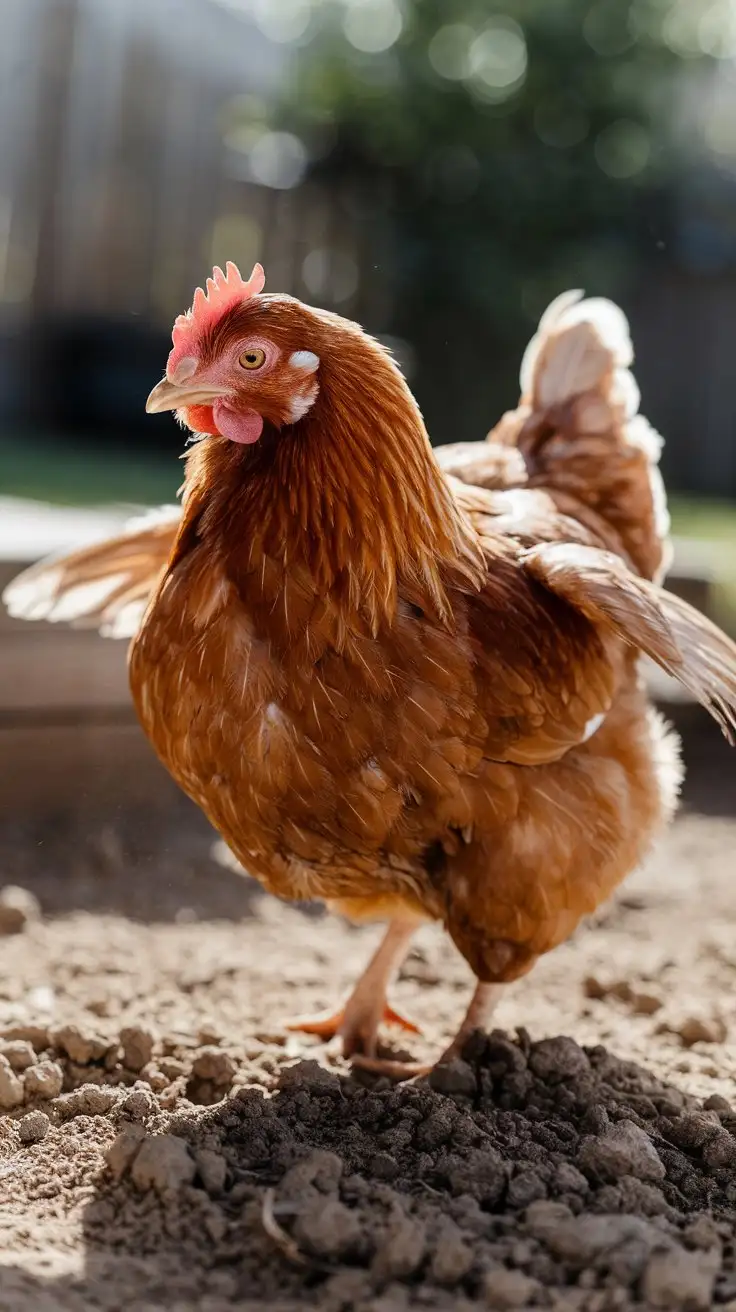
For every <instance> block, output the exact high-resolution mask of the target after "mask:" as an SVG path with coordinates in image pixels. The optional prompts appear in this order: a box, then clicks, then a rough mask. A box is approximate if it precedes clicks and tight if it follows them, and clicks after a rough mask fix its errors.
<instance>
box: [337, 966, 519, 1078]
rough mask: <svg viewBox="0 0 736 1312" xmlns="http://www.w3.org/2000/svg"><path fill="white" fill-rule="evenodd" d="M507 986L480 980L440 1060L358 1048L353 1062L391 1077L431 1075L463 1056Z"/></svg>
mask: <svg viewBox="0 0 736 1312" xmlns="http://www.w3.org/2000/svg"><path fill="white" fill-rule="evenodd" d="M503 989H504V985H503V984H481V982H480V981H478V983H477V984H476V987H475V992H474V993H473V996H472V998H471V1000H470V1005H469V1007H468V1010H467V1011H466V1013H465V1016H464V1018H463V1020H462V1022H461V1024H460V1028H459V1029H458V1032H457V1034H456V1035H455V1038H454V1039H453V1040H452V1043H451V1044H450V1046H449V1048H446V1049H445V1051H444V1052H443V1054H442V1056H441V1057H440V1058H439V1060H438V1061H437V1062H430V1063H423V1062H412V1061H396V1060H394V1059H392V1058H388V1057H376V1056H375V1052H370V1053H369V1052H356V1053H355V1054H354V1055H353V1065H354V1066H358V1067H359V1068H360V1069H361V1070H364V1071H373V1072H374V1073H375V1074H376V1075H385V1076H386V1077H387V1078H388V1079H389V1080H412V1079H416V1077H417V1076H419V1075H428V1074H429V1073H430V1071H432V1070H433V1069H434V1067H435V1066H444V1065H446V1064H447V1063H448V1062H451V1061H453V1060H454V1059H455V1058H456V1057H460V1056H461V1055H462V1051H463V1048H464V1047H465V1044H466V1043H467V1041H468V1039H469V1038H470V1036H471V1034H474V1033H475V1031H476V1030H484V1029H485V1028H486V1026H487V1025H488V1022H489V1020H490V1018H491V1016H492V1014H493V1011H494V1008H495V1006H496V1003H497V1002H498V999H499V997H500V996H501V994H502V992H503Z"/></svg>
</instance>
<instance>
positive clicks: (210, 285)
mask: <svg viewBox="0 0 736 1312" xmlns="http://www.w3.org/2000/svg"><path fill="white" fill-rule="evenodd" d="M264 282H265V276H264V273H263V269H262V268H261V266H260V264H256V266H255V268H254V269H253V272H252V274H251V276H250V278H249V279H248V281H247V282H245V281H244V280H243V278H241V276H240V273H239V271H238V269H237V268H236V266H235V265H234V264H232V263H230V262H228V264H227V266H226V272H225V273H223V271H222V269H219V268H216V269H215V270H214V271H213V275H212V277H211V278H208V279H207V290H206V292H205V291H203V290H202V288H201V287H198V288H197V290H196V292H195V295H194V301H193V304H192V307H191V309H190V310H188V311H187V313H186V314H183V315H180V316H179V318H178V319H177V320H176V323H175V324H174V331H173V342H174V345H173V349H172V351H171V354H170V355H169V359H168V363H167V366H166V377H165V378H163V379H162V380H161V382H160V383H158V384H157V386H156V387H154V389H153V391H152V392H151V394H150V396H149V398H148V401H147V402H146V410H147V411H148V412H149V414H156V413H158V412H159V411H161V410H176V411H177V413H178V415H179V417H180V418H181V419H182V420H183V422H184V423H185V424H186V425H187V427H188V428H191V429H192V430H193V431H195V432H198V433H210V434H220V436H222V437H226V438H229V439H230V440H231V441H233V442H239V443H241V444H250V443H252V442H257V441H258V438H259V437H260V436H261V433H262V431H263V424H264V420H267V421H269V422H270V423H271V424H273V425H274V426H275V427H276V428H282V427H283V426H284V425H286V424H293V423H296V422H297V421H298V420H299V419H301V418H303V417H304V415H305V414H306V413H307V412H308V411H309V410H310V409H311V407H312V406H313V405H314V402H315V401H316V399H317V395H318V393H319V381H318V371H319V366H320V357H319V355H318V354H317V353H316V351H315V350H314V349H313V348H314V346H315V344H316V339H317V338H318V336H319V328H320V320H319V316H318V314H317V313H316V312H315V311H312V310H310V309H309V308H308V307H307V306H305V305H302V304H301V302H299V301H296V300H293V299H292V298H291V297H288V296H262V295H261V292H262V290H263V285H264Z"/></svg>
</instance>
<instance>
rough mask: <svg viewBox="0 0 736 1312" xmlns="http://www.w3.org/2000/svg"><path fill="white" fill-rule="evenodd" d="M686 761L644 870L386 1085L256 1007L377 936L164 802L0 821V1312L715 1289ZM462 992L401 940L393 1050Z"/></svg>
mask: <svg viewBox="0 0 736 1312" xmlns="http://www.w3.org/2000/svg"><path fill="white" fill-rule="evenodd" d="M699 724H700V725H701V728H702V724H703V722H702V721H701V722H699ZM687 756H688V757H689V760H690V766H691V773H690V782H689V785H688V792H687V794H686V805H685V807H684V811H683V814H682V817H681V818H680V819H679V820H678V822H677V824H676V825H675V827H674V829H673V830H672V831H671V833H670V835H669V837H668V838H667V840H666V842H665V843H664V845H663V846H662V847H661V849H660V850H659V851H658V852H657V853H656V854H655V856H654V857H653V858H652V860H651V861H650V863H649V864H648V865H647V867H646V869H645V870H643V871H641V872H640V873H639V874H637V875H636V876H634V877H633V878H632V879H631V880H630V881H629V883H628V884H627V885H626V887H625V888H624V889H623V890H622V891H621V893H620V894H619V896H618V898H617V899H616V901H615V902H614V903H613V904H611V905H609V906H607V907H606V908H604V909H603V910H602V911H601V912H600V913H599V914H598V916H597V917H596V919H595V921H594V923H592V924H589V925H587V926H586V927H585V928H583V929H581V930H580V932H579V933H578V934H577V935H576V937H575V939H574V941H573V942H572V943H570V944H569V945H567V946H565V947H564V948H562V949H560V950H558V951H557V953H555V954H553V955H552V956H551V957H550V958H548V959H547V960H545V961H544V962H543V963H541V965H540V966H539V967H538V969H537V970H536V971H535V973H534V974H533V975H532V976H531V978H529V979H528V980H526V981H524V982H522V983H521V984H519V985H518V986H516V987H515V988H513V989H510V990H509V993H508V997H507V998H506V999H505V1001H504V1002H503V1004H502V1006H501V1007H500V1010H499V1012H498V1016H497V1023H498V1026H499V1029H498V1030H497V1031H495V1032H494V1033H493V1034H492V1035H491V1036H490V1038H482V1037H481V1036H477V1038H476V1039H474V1040H473V1042H472V1044H471V1046H470V1048H469V1050H468V1051H467V1052H466V1054H465V1060H463V1061H462V1062H457V1063H455V1064H454V1065H453V1066H452V1067H451V1068H449V1069H447V1070H446V1071H443V1072H441V1073H440V1074H438V1075H436V1076H434V1077H432V1078H430V1081H429V1082H427V1081H423V1082H418V1083H415V1084H410V1085H405V1086H401V1087H398V1088H397V1087H392V1086H390V1085H388V1084H387V1082H385V1081H380V1080H379V1081H376V1080H372V1079H370V1078H368V1077H362V1078H361V1079H357V1078H353V1077H351V1075H350V1073H349V1070H348V1068H347V1067H346V1066H345V1065H344V1064H342V1063H341V1062H340V1061H339V1060H338V1059H336V1058H332V1057H331V1056H329V1054H327V1053H326V1052H325V1051H324V1050H323V1049H321V1048H320V1047H319V1046H318V1045H317V1044H316V1043H315V1042H314V1041H313V1040H310V1039H308V1038H306V1037H303V1036H299V1035H290V1036H289V1037H286V1035H285V1033H284V1031H283V1030H282V1028H281V1021H282V1019H283V1017H285V1016H288V1015H290V1014H294V1013H297V1012H300V1011H304V1010H308V1009H314V1008H318V1007H322V1006H326V1005H328V1004H329V1003H331V1002H332V1001H333V1000H334V999H335V997H336V996H337V995H339V994H341V993H342V992H343V991H344V990H345V989H346V987H347V986H348V985H349V983H350V981H351V980H352V979H353V978H354V976H355V974H356V973H357V971H358V970H359V968H360V966H361V965H362V963H363V962H364V961H365V960H366V958H367V957H368V955H369V954H370V951H371V948H372V945H373V944H374V943H375V941H376V939H377V937H378V933H379V931H378V929H377V928H368V929H361V930H356V929H353V928H350V927H349V926H347V925H345V924H343V923H341V922H339V921H337V920H334V919H331V918H329V917H326V916H324V915H322V914H319V913H315V912H314V911H311V912H307V911H306V910H304V909H300V908H295V907H290V906H285V905H281V904H279V903H277V902H276V901H274V900H273V899H271V898H269V897H267V896H264V895H262V894H261V892H260V891H259V889H258V888H257V886H255V885H254V884H253V883H252V882H251V881H250V880H248V879H247V878H245V877H244V876H243V875H242V874H241V873H240V872H239V871H237V870H236V869H234V868H233V867H232V866H230V865H229V864H228V863H227V862H224V861H223V860H222V854H221V853H219V852H217V851H214V852H213V839H212V835H211V834H210V833H209V832H208V831H207V829H206V827H205V826H204V824H203V823H202V822H201V821H200V820H199V819H198V818H197V817H196V816H195V815H194V814H193V812H192V811H191V810H190V809H189V808H188V807H186V806H184V805H182V810H181V814H179V813H177V815H175V816H174V815H171V814H168V815H167V816H165V817H161V816H141V815H137V816H132V815H121V816H118V817H116V818H115V819H114V821H111V820H106V821H104V823H103V822H102V821H101V820H100V819H99V818H97V819H96V821H95V823H94V824H90V823H89V822H85V823H84V824H82V823H81V822H80V821H79V820H77V821H76V822H75V824H74V825H71V824H69V823H67V824H63V823H61V822H57V823H55V824H53V825H52V824H48V823H46V824H44V825H43V826H42V827H39V825H38V824H35V825H31V826H20V825H18V826H16V827H15V829H14V830H13V831H12V832H11V831H10V830H7V831H6V832H5V834H4V835H3V836H2V841H1V842H0V860H2V867H1V869H2V875H3V878H4V881H5V882H7V883H8V884H11V885H16V886H19V887H20V888H21V889H22V890H25V894H22V893H18V892H14V891H13V889H12V888H11V889H10V891H8V890H6V892H5V894H4V897H3V898H0V928H3V929H4V931H5V932H4V934H3V935H2V937H0V959H1V960H2V971H1V972H0V1036H2V1037H1V1038H0V1054H4V1058H3V1056H0V1107H2V1108H3V1109H4V1110H3V1111H2V1113H0V1312H21V1310H25V1309H33V1312H51V1310H52V1309H69V1310H73V1312H82V1309H84V1310H86V1309H93V1310H94V1309H106V1310H110V1312H112V1310H113V1309H122V1308H125V1309H135V1310H140V1312H144V1309H151V1310H153V1309H159V1308H166V1309H175V1310H176V1312H187V1310H188V1309H191V1310H192V1312H193V1310H194V1309H200V1310H201V1312H225V1309H230V1308H233V1307H237V1308H241V1309H248V1308H250V1309H261V1308H262V1309H264V1312H289V1310H290V1309H294V1308H297V1307H303V1306H312V1307H315V1308H319V1309H321V1310H322V1312H403V1309H406V1308H415V1307H416V1308H440V1309H442V1308H447V1309H458V1310H459V1312H462V1310H463V1309H470V1308H478V1307H491V1308H527V1307H528V1308H536V1307H546V1308H553V1309H554V1308H564V1309H567V1308H570V1309H579V1310H580V1312H607V1310H608V1309H628V1308H635V1307H636V1308H648V1307H653V1308H681V1309H701V1308H709V1307H711V1306H713V1305H718V1306H722V1305H725V1306H726V1307H730V1308H731V1309H736V1086H735V1085H734V1079H735V1078H736V989H735V988H734V985H735V983H736V935H735V934H734V928H735V927H736V879H735V876H736V859H735V853H736V753H734V754H733V756H729V755H728V753H727V750H726V749H725V747H724V748H721V747H720V746H719V744H718V742H717V741H716V739H715V738H714V737H713V736H712V735H711V734H710V733H708V732H706V731H705V730H704V729H703V731H702V732H701V731H700V729H699V730H698V732H696V733H694V734H692V735H690V736H689V737H688V746H687ZM141 835H145V840H144V839H143V838H142V837H141ZM34 899H37V904H36V903H35V902H34ZM37 906H38V907H39V908H40V911H38V910H37ZM13 930H16V931H17V932H11V931H13ZM469 986H470V978H469V972H468V970H467V968H466V967H465V966H464V964H463V963H462V961H460V960H459V958H458V957H457V954H456V953H455V952H454V950H453V949H452V948H451V947H450V946H449V945H448V944H447V943H446V942H445V941H444V940H443V937H442V935H441V934H440V933H439V932H437V931H435V930H433V929H427V930H426V931H423V932H422V933H421V934H420V935H419V937H418V940H417V945H416V948H415V949H414V951H413V953H412V955H411V957H410V958H409V960H408V962H407V964H406V967H405V968H404V970H403V972H402V975H401V978H400V981H399V983H398V985H397V988H396V1001H397V1002H398V1004H399V1005H400V1006H401V1007H403V1008H405V1009H406V1010H407V1011H408V1012H409V1014H411V1015H412V1016H414V1017H415V1018H416V1019H417V1021H418V1022H419V1023H420V1024H421V1025H422V1027H423V1029H424V1037H422V1038H417V1039H413V1038H412V1039H411V1040H410V1041H409V1042H408V1043H407V1040H406V1038H405V1037H404V1036H401V1035H398V1034H390V1033H388V1032H387V1040H388V1043H389V1046H390V1048H391V1050H392V1051H394V1052H395V1053H398V1054H400V1053H406V1054H407V1055H409V1054H410V1055H412V1056H418V1057H422V1056H424V1055H425V1054H427V1055H429V1054H431V1053H433V1052H435V1051H437V1050H438V1049H439V1046H440V1044H441V1043H442V1042H443V1041H444V1040H446V1039H447V1038H448V1036H449V1035H450V1034H451V1032H452V1028H453V1026H454V1025H455V1023H456V1021H457V1020H458V1018H459V1016H460V1014H461V1013H462V1011H463V1009H464V1006H465V1004H466V1001H467V997H468V990H469Z"/></svg>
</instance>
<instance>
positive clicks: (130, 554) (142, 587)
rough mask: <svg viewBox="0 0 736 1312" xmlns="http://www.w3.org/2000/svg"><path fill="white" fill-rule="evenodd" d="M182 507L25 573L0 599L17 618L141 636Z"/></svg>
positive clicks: (142, 520) (159, 512) (147, 518)
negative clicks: (144, 619)
mask: <svg viewBox="0 0 736 1312" xmlns="http://www.w3.org/2000/svg"><path fill="white" fill-rule="evenodd" d="M180 519H181V510H180V508H179V506H165V507H162V508H161V509H160V510H157V511H153V512H151V513H149V514H147V515H144V516H139V517H137V518H135V519H133V520H131V521H130V522H129V523H128V524H127V525H126V527H125V529H124V531H123V533H122V534H120V536H118V537H115V538H108V539H107V540H106V541H104V542H98V543H95V544H93V545H92V546H90V547H84V548H82V549H81V550H79V551H74V552H71V553H70V554H68V555H65V556H58V557H51V558H48V559H46V560H42V561H40V562H39V563H38V564H37V565H33V566H31V568H30V569H27V570H24V572H23V573H22V574H19V575H18V577H17V578H15V579H13V581H12V583H10V584H8V586H7V588H6V589H5V591H4V593H3V596H2V600H3V602H4V603H5V606H6V607H7V610H8V612H9V614H10V615H12V616H13V617H14V618H15V619H24V620H46V621H47V622H51V623H56V622H61V623H66V624H70V625H72V627H74V628H96V629H99V631H100V633H102V634H103V636H105V637H110V638H131V637H133V635H134V634H135V633H136V632H137V630H138V627H139V625H140V622H141V620H142V618H143V615H144V613H145V610H146V607H147V605H148V602H149V600H150V598H151V595H152V594H153V591H154V589H155V587H156V585H157V583H158V580H159V578H160V576H161V573H162V571H163V569H164V568H165V566H166V562H167V560H168V558H169V554H170V552H171V548H172V546H173V544H174V539H175V537H176V533H177V530H178V527H179V522H180Z"/></svg>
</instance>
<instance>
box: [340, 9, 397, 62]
mask: <svg viewBox="0 0 736 1312" xmlns="http://www.w3.org/2000/svg"><path fill="white" fill-rule="evenodd" d="M403 25H404V23H403V19H402V16H401V10H400V8H399V6H398V4H397V3H396V0H347V5H346V10H345V15H344V18H343V30H344V32H345V36H346V37H347V39H348V41H349V42H350V44H351V45H352V46H354V47H355V49H356V50H361V51H363V53H364V54H369V55H375V54H379V53H380V52H381V51H383V50H389V49H390V47H391V46H392V45H394V44H395V43H396V42H397V41H398V39H399V37H400V36H401V31H402V28H403Z"/></svg>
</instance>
